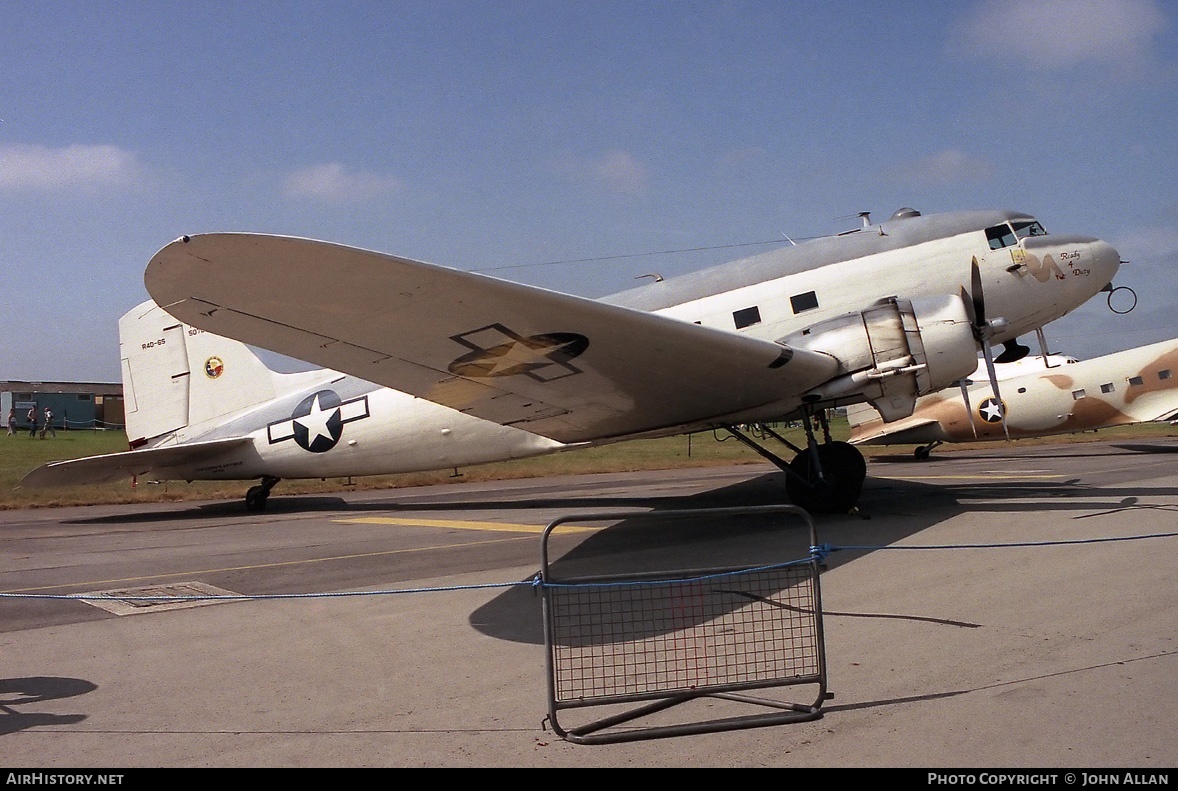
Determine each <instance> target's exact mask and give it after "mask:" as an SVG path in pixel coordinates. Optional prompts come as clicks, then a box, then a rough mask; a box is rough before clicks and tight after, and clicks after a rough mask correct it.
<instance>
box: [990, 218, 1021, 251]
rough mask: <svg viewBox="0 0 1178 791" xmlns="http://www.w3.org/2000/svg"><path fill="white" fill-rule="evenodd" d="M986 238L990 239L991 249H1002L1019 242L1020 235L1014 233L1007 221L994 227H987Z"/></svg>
mask: <svg viewBox="0 0 1178 791" xmlns="http://www.w3.org/2000/svg"><path fill="white" fill-rule="evenodd" d="M986 238H987V239H989V240H990V249H991V250H1001V249H1002V248H1003V247H1011V246H1013V245H1015V244H1018V237H1017V236H1015V235H1014V231H1013V230H1012V229H1011V227H1010V226H1009V225H1006V224H1005V223H1004V224H1002V225H995V226H994V227H993V228H987V229H986Z"/></svg>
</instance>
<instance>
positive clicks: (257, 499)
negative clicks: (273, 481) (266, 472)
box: [245, 486, 269, 511]
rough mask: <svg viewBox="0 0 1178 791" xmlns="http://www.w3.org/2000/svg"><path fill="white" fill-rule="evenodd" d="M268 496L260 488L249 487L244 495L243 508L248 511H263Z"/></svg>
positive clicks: (263, 489)
mask: <svg viewBox="0 0 1178 791" xmlns="http://www.w3.org/2000/svg"><path fill="white" fill-rule="evenodd" d="M268 494H269V493H268V492H267V491H266V490H265V488H263V487H261V486H251V487H250V488H249V491H248V492H246V493H245V507H246V508H247V509H248V510H250V511H265V510H266V497H267V496H268Z"/></svg>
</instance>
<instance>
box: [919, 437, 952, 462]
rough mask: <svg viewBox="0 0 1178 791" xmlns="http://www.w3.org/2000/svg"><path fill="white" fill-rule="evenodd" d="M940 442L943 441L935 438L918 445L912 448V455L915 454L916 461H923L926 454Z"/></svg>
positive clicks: (926, 456) (926, 457)
mask: <svg viewBox="0 0 1178 791" xmlns="http://www.w3.org/2000/svg"><path fill="white" fill-rule="evenodd" d="M942 444H944V443H943V442H941V440H936V441H935V442H930V443H929V444H927V445H920V446H918V447H916V448H914V449H913V451H912V455H913V456H915V457H916V458H917V460H918V461H925V460H926V459H928V455H929V454H930V453H932V452H933V448H935V447H937V446H938V445H942Z"/></svg>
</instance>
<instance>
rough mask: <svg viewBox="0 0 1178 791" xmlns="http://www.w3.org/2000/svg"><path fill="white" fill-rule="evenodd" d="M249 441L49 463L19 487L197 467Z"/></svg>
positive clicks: (241, 439) (239, 439) (77, 483)
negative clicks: (200, 463) (193, 465)
mask: <svg viewBox="0 0 1178 791" xmlns="http://www.w3.org/2000/svg"><path fill="white" fill-rule="evenodd" d="M249 442H251V440H250V439H249V438H248V437H232V438H230V439H218V440H213V441H211V442H193V443H190V444H187V445H168V446H166V447H162V448H144V449H141V450H130V451H124V452H122V453H108V454H105V455H103V456H90V457H88V458H85V459H73V460H71V461H51V462H49V463H47V464H42V465H41V466H40V467H38V468H37V469H35V470H33V471H32V472H30V473H29V474H28V475H26V476H25V477H24V478H23V479H22V480H21V482H20V485H21V486H23V487H24V488H26V489H48V488H52V487H55V486H81V485H83V484H91V483H108V482H110V481H118V480H122V479H124V478H131V477H135V476H139V477H150V474H151V473H152V472H153V471H156V470H163V469H168V468H171V467H184V466H188V465H191V464H196V463H198V462H201V461H204V460H206V459H211V458H213V457H215V456H218V455H220V454H222V453H224V452H225V451H226V450H229V449H231V448H235V447H238V446H240V445H244V444H246V443H249Z"/></svg>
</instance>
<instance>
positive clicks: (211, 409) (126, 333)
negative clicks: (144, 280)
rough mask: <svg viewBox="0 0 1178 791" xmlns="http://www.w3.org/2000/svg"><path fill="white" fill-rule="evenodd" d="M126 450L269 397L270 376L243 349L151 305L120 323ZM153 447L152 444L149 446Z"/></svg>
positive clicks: (273, 378) (273, 389)
mask: <svg viewBox="0 0 1178 791" xmlns="http://www.w3.org/2000/svg"><path fill="white" fill-rule="evenodd" d="M119 346H120V347H121V356H122V363H123V398H124V403H125V406H126V415H127V439H128V440H130V442H131V445H132V447H139V446H140V445H144V444H148V443H149V442H150V441H152V440H154V439H156V438H159V437H162V436H164V435H167V434H176V433H178V432H179V433H181V434H187V433H188V432H187V431H185V429H189V430H193V431H194V433H199V432H200V428H201V426H202V424H205V423H208V422H209V421H214V420H217V419H218V418H224V417H226V416H228V415H230V414H232V413H234V412H238V411H240V410H242V409H245V408H247V407H251V406H254V405H256V404H260V403H262V402H264V401H268V400H270V399H272V398H274V397H275V395H276V394H277V392H278V390H279V389H281V385H280V384H279V382H280V375H279V374H275V373H274V372H272V371H271V370H270V369H269V368H267V367H266V365H265V364H264V363H263V362H262V361H261V360H260V359H258V357H257V355H255V354H254V353H253V352H252V351H250V349H249V348H248V347H247V346H246V345H245V344H243V343H238V342H237V341H233V340H229V339H228V338H222V337H220V336H218V335H214V334H212V333H211V332H205V331H204V330H198V329H195V328H193V327H189V326H187V325H185V324H182V323H181V322H179V321H178V320H177V319H175V318H173V317H172V316H170V315H169V314H168V313H166V312H165V311H164V310H163V309H161V308H160V307H159V306H158V305H156V304H155V303H154V302H152V301H151V300H148V301H147V302H144V303H143V304H142V305H139V306H138V307H136V308H134V309H132V310H131V311H129V312H128V313H127V314H126V315H125V316H123V317H122V318H121V319H120V320H119ZM153 444H158V443H153Z"/></svg>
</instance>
